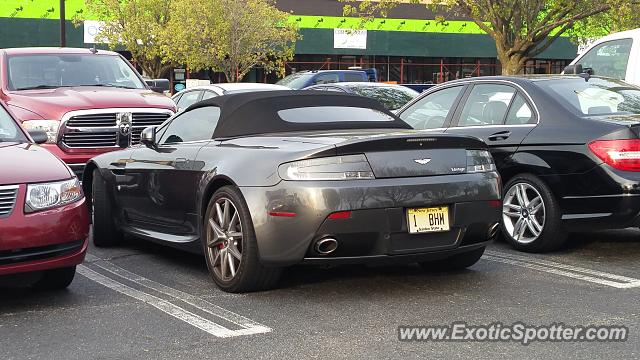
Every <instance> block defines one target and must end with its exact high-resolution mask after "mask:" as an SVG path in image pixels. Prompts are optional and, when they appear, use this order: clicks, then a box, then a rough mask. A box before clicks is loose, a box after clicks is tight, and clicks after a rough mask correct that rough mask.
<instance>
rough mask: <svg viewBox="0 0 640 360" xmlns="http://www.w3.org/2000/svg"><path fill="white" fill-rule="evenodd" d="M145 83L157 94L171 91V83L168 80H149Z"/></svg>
mask: <svg viewBox="0 0 640 360" xmlns="http://www.w3.org/2000/svg"><path fill="white" fill-rule="evenodd" d="M144 82H146V83H147V85H148V86H149V88H150V89H151V91H153V92H157V93H164V92H165V91H169V90H171V83H170V82H169V80H168V79H147V80H145V81H144Z"/></svg>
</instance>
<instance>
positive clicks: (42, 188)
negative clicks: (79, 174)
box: [25, 178, 83, 213]
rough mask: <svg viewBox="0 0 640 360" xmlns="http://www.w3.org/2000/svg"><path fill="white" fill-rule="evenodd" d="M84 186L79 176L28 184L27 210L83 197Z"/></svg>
mask: <svg viewBox="0 0 640 360" xmlns="http://www.w3.org/2000/svg"><path fill="white" fill-rule="evenodd" d="M82 196H83V195H82V187H81V186H80V182H79V181H78V179H77V178H73V179H70V180H65V181H59V182H53V183H46V184H29V185H27V199H26V201H25V212H28V213H30V212H34V211H39V210H45V209H50V208H54V207H58V206H63V205H67V204H70V203H72V202H74V201H78V200H80V199H82Z"/></svg>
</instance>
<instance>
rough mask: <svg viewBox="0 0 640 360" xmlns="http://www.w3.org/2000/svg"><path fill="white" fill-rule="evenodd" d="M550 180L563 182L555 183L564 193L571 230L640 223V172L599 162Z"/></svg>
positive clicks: (563, 207)
mask: <svg viewBox="0 0 640 360" xmlns="http://www.w3.org/2000/svg"><path fill="white" fill-rule="evenodd" d="M543 179H545V178H543ZM545 180H547V179H545ZM550 180H552V181H554V182H556V183H557V184H561V185H556V187H557V188H558V189H559V190H560V191H561V193H563V194H564V195H563V196H562V197H561V198H560V207H561V210H562V221H563V223H564V224H565V226H566V227H567V229H568V230H569V231H585V230H587V231H589V230H602V229H621V228H627V227H634V226H640V173H636V172H627V171H619V170H615V169H612V168H611V167H609V166H607V165H600V166H598V167H596V168H594V169H593V170H591V171H589V172H588V173H586V174H572V175H564V176H559V177H558V178H556V179H550Z"/></svg>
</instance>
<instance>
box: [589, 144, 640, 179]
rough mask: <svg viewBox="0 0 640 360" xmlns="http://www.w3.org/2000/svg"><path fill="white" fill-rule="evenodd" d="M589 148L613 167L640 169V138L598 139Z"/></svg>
mask: <svg viewBox="0 0 640 360" xmlns="http://www.w3.org/2000/svg"><path fill="white" fill-rule="evenodd" d="M589 150H591V151H592V152H593V153H594V154H595V155H596V156H597V157H598V158H600V159H601V160H602V161H604V162H605V163H606V164H607V165H609V166H611V167H613V168H616V169H618V170H624V171H640V139H629V140H596V141H593V142H591V143H590V144H589Z"/></svg>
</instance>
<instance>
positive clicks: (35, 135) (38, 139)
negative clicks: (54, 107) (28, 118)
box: [27, 130, 49, 144]
mask: <svg viewBox="0 0 640 360" xmlns="http://www.w3.org/2000/svg"><path fill="white" fill-rule="evenodd" d="M27 132H28V133H29V136H31V138H32V139H33V142H35V143H36V144H44V143H46V142H47V140H49V137H48V136H47V132H46V131H44V130H29V131H27Z"/></svg>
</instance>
